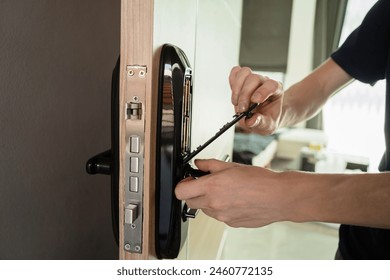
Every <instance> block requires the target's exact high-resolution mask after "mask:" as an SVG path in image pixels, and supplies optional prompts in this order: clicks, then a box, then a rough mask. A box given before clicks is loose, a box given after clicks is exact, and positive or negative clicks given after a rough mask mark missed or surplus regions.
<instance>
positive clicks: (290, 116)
mask: <svg viewBox="0 0 390 280" xmlns="http://www.w3.org/2000/svg"><path fill="white" fill-rule="evenodd" d="M351 79H352V78H351V77H350V76H349V75H348V74H347V73H346V72H344V70H343V69H341V68H340V67H339V66H338V65H337V64H336V63H335V62H334V61H333V60H332V59H328V60H327V61H326V62H324V63H323V64H322V65H321V66H320V67H318V68H317V69H316V70H314V71H313V72H312V73H311V74H310V75H308V76H307V77H306V78H304V79H303V80H302V81H300V82H298V83H296V84H294V85H292V86H291V87H290V88H288V89H287V90H286V91H285V93H284V97H283V104H282V115H281V119H280V122H279V127H288V126H291V125H294V124H297V123H299V122H302V121H304V120H307V119H309V118H310V117H312V116H314V115H315V114H316V113H317V112H318V111H319V110H320V109H321V108H322V106H323V105H324V104H325V103H326V101H327V100H328V99H329V98H330V97H331V96H332V95H333V94H334V93H335V92H337V91H338V90H339V89H340V88H341V87H342V86H344V85H345V84H347V83H348V82H349V81H351Z"/></svg>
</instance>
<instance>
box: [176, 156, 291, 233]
mask: <svg viewBox="0 0 390 280" xmlns="http://www.w3.org/2000/svg"><path fill="white" fill-rule="evenodd" d="M196 165H197V167H198V168H199V169H200V170H203V171H209V172H210V173H211V174H210V175H206V176H203V177H200V178H198V179H188V178H186V179H184V180H183V181H181V182H180V183H179V184H178V185H177V186H176V190H175V193H176V197H177V198H178V199H180V200H185V201H186V203H187V205H188V207H190V208H194V209H201V210H202V211H203V212H204V213H205V214H206V215H208V216H210V217H213V218H215V219H217V220H219V221H222V222H225V223H226V224H228V225H229V226H232V227H259V226H264V225H267V224H270V223H273V222H276V221H279V220H282V219H283V218H284V217H283V216H282V212H281V211H280V210H281V207H282V206H283V205H284V204H285V203H286V201H285V200H286V199H285V196H284V195H283V191H282V190H281V188H279V187H276V186H275V182H277V181H278V179H277V177H278V173H275V172H272V171H270V170H267V169H264V168H260V167H254V166H247V165H241V164H236V163H227V162H224V161H219V160H213V159H212V160H197V161H196Z"/></svg>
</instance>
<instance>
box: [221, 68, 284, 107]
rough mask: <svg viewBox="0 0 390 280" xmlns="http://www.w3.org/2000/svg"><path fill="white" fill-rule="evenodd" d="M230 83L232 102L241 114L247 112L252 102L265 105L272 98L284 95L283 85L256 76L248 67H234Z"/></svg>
mask: <svg viewBox="0 0 390 280" xmlns="http://www.w3.org/2000/svg"><path fill="white" fill-rule="evenodd" d="M229 83H230V87H231V90H232V97H231V101H232V103H233V105H234V106H235V107H236V110H237V112H239V113H241V112H244V111H245V110H247V109H248V107H249V105H250V103H251V102H253V103H263V102H265V101H266V100H267V99H268V98H270V97H271V96H275V95H276V96H278V95H281V94H282V93H283V87H282V84H281V83H279V82H277V81H274V80H272V79H269V78H268V77H264V76H262V75H258V74H254V73H252V71H251V69H250V68H248V67H239V66H236V67H233V69H232V70H231V72H230V75H229Z"/></svg>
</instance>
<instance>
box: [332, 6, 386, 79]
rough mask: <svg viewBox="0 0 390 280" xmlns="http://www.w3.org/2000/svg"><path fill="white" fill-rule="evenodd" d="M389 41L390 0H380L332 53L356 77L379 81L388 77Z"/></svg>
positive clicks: (335, 59) (337, 61)
mask: <svg viewBox="0 0 390 280" xmlns="http://www.w3.org/2000/svg"><path fill="white" fill-rule="evenodd" d="M389 41H390V0H379V1H378V2H377V3H376V4H375V5H374V6H373V7H372V8H371V10H370V11H369V12H368V13H367V15H366V17H365V18H364V20H363V22H362V24H361V25H360V26H359V27H358V28H357V29H355V31H354V32H352V33H351V35H349V37H348V38H347V39H346V41H345V42H344V43H343V45H342V46H341V47H340V48H339V49H338V50H336V51H335V52H334V53H333V54H332V55H331V57H332V59H333V60H334V61H335V62H336V63H337V64H338V65H339V66H340V67H341V68H343V69H344V71H346V72H347V73H348V74H349V75H351V76H352V77H353V78H355V79H357V80H359V81H361V82H364V83H369V84H375V82H376V81H378V80H381V79H384V78H385V73H386V65H387V60H388V55H389V49H390V48H389V44H390V42H389Z"/></svg>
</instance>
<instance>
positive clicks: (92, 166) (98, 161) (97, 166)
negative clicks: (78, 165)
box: [86, 150, 112, 175]
mask: <svg viewBox="0 0 390 280" xmlns="http://www.w3.org/2000/svg"><path fill="white" fill-rule="evenodd" d="M86 169H87V173H88V174H92V175H94V174H105V175H110V174H111V171H112V152H111V150H107V151H105V152H102V153H100V154H97V155H96V156H94V157H92V158H90V159H89V160H88V161H87V164H86Z"/></svg>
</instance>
